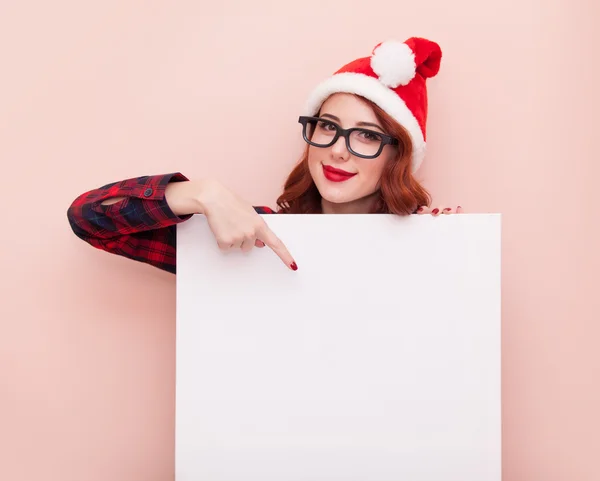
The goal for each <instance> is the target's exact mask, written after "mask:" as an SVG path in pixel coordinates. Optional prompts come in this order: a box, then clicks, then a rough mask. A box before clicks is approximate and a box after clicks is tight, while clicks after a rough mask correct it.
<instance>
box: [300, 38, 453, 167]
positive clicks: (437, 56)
mask: <svg viewBox="0 0 600 481" xmlns="http://www.w3.org/2000/svg"><path fill="white" fill-rule="evenodd" d="M441 59H442V51H441V49H440V46H439V45H438V44H437V43H435V42H432V41H430V40H427V39H424V38H418V37H412V38H409V39H408V40H406V41H404V42H400V41H397V40H389V41H386V42H381V43H379V44H377V45H376V46H375V48H374V49H373V51H372V54H371V56H369V57H364V58H359V59H357V60H354V61H352V62H350V63H348V64H346V65H344V66H343V67H342V68H340V69H339V70H338V71H337V72H335V73H334V74H333V75H332V76H331V77H329V78H328V79H325V80H324V81H323V82H321V83H320V84H319V85H318V86H317V87H316V88H315V89H314V90H313V91H312V93H311V94H310V95H309V98H308V102H307V106H306V115H316V114H317V112H318V111H319V109H320V108H321V105H322V104H323V102H324V101H325V100H326V99H327V98H328V97H329V96H330V95H332V94H334V93H338V92H345V93H353V94H357V95H360V96H362V97H365V98H367V99H369V100H370V101H372V102H373V103H375V104H376V105H378V106H379V107H381V108H382V109H383V110H384V111H385V112H387V113H388V114H389V115H390V116H391V117H392V118H394V119H395V120H396V121H397V122H398V123H399V124H400V125H402V126H403V127H404V128H405V129H406V130H407V131H408V133H409V135H410V138H411V140H412V146H413V155H412V165H411V167H412V171H413V172H414V171H416V170H417V169H418V168H419V166H420V165H421V162H422V161H423V158H424V156H425V146H426V123H427V87H426V85H425V81H426V79H428V78H430V77H434V76H435V75H436V74H437V73H438V71H439V68H440V62H441Z"/></svg>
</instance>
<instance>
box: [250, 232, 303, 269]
mask: <svg viewBox="0 0 600 481" xmlns="http://www.w3.org/2000/svg"><path fill="white" fill-rule="evenodd" d="M259 238H260V240H261V241H263V242H264V243H265V245H267V246H268V247H270V248H271V249H272V250H273V252H275V254H277V256H278V257H279V258H280V259H281V260H282V261H283V263H284V264H285V265H286V266H288V268H290V269H292V270H294V271H295V270H297V269H298V266H297V265H296V263H295V262H294V258H293V257H292V254H290V252H289V251H288V250H287V247H286V246H285V244H284V243H283V242H282V241H281V239H280V238H279V237H277V236H276V235H275V233H274V232H273V231H272V230H271V229H270V228H269V227H268V226H267V225H265V227H264V229H263V231H262V232H261V235H260V236H259Z"/></svg>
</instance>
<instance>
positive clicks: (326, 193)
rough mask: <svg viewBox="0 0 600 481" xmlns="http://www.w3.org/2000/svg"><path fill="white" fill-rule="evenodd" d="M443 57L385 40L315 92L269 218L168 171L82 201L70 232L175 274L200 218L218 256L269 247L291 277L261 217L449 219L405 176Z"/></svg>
mask: <svg viewBox="0 0 600 481" xmlns="http://www.w3.org/2000/svg"><path fill="white" fill-rule="evenodd" d="M441 56H442V54H441V50H440V47H439V46H438V45H437V44H436V43H435V42H431V41H429V40H426V39H423V38H410V39H408V40H406V41H405V42H398V41H388V42H383V43H380V44H378V45H377V46H376V47H375V48H374V49H373V52H372V55H371V56H369V57H365V58H360V59H358V60H355V61H353V62H350V63H348V64H347V65H345V66H344V67H342V68H341V69H340V70H338V71H337V72H335V73H334V75H333V76H331V77H330V78H328V79H326V80H325V81H323V82H322V83H321V84H320V85H318V86H317V87H316V88H315V89H314V90H313V92H312V93H311V95H310V97H309V101H308V105H307V110H306V112H305V115H303V116H301V117H300V118H299V122H300V124H301V125H302V135H303V138H304V140H305V141H306V143H307V145H306V149H305V151H304V154H303V155H302V158H301V160H300V162H299V163H298V165H297V166H296V167H295V168H294V170H293V171H292V172H291V174H290V175H289V177H288V179H287V181H286V183H285V185H284V190H283V193H282V194H281V196H280V197H279V198H278V199H277V207H278V209H277V210H276V211H274V210H272V209H270V208H269V207H264V206H263V207H253V206H251V205H248V204H247V203H246V202H245V201H243V200H242V199H240V198H239V197H238V196H236V195H235V193H233V192H231V191H230V190H228V189H227V188H226V187H225V186H223V185H222V184H221V183H219V182H218V181H216V180H214V179H200V180H189V179H188V178H187V177H185V176H184V175H183V174H181V173H173V174H167V175H157V176H147V177H138V178H133V179H127V180H123V181H120V182H115V183H112V184H109V185H106V186H104V187H101V188H98V189H95V190H92V191H90V192H86V193H84V194H82V195H80V196H79V197H77V199H75V200H74V201H73V203H72V205H71V206H70V207H69V209H68V219H69V223H70V225H71V228H72V229H73V232H74V233H75V234H76V235H77V236H78V237H79V238H81V239H83V240H84V241H86V242H88V243H89V244H91V245H92V246H94V247H96V248H99V249H103V250H105V251H108V252H111V253H113V254H117V255H121V256H124V257H127V258H130V259H134V260H137V261H141V262H145V263H148V264H150V265H153V266H155V267H158V268H160V269H164V270H166V271H169V272H172V273H175V265H176V252H175V251H176V240H175V239H176V238H175V235H176V224H178V223H180V222H184V221H186V220H187V219H189V218H190V217H191V216H192V215H193V214H204V215H205V216H206V218H207V220H208V224H209V226H210V229H211V230H212V232H213V234H214V236H215V239H216V241H217V243H218V245H219V247H220V249H221V250H223V251H227V250H230V249H241V250H242V251H249V250H250V249H252V248H253V247H255V246H256V247H264V246H265V245H267V246H269V247H270V248H271V249H273V251H274V252H275V253H276V254H277V255H278V256H279V257H280V258H281V260H282V261H283V262H284V263H285V264H286V265H287V266H288V267H289V268H290V269H293V270H296V269H297V268H298V267H297V265H296V263H295V262H294V259H293V257H292V255H291V254H290V253H289V251H288V250H287V248H286V247H285V245H284V244H283V243H282V242H281V240H280V239H279V238H278V237H277V236H276V235H275V234H274V233H273V231H271V229H269V227H268V226H267V224H266V222H265V221H264V220H263V218H262V217H261V216H260V215H259V214H271V213H284V214H294V213H324V214H342V213H354V214H356V213H390V214H396V215H408V214H412V213H425V212H431V213H432V214H433V215H437V214H439V213H450V212H451V209H443V210H442V211H440V209H433V210H431V211H429V209H428V206H429V204H430V197H429V194H428V193H427V192H426V191H425V189H424V188H423V187H422V186H421V185H419V183H418V182H417V181H416V180H415V178H414V177H413V173H414V172H415V171H416V170H417V169H418V167H419V166H420V164H421V162H422V160H423V157H424V154H425V124H426V119H427V90H426V85H425V82H426V79H427V78H430V77H433V76H435V75H436V74H437V72H438V70H439V67H440V61H441ZM459 209H460V208H459ZM457 210H458V209H457Z"/></svg>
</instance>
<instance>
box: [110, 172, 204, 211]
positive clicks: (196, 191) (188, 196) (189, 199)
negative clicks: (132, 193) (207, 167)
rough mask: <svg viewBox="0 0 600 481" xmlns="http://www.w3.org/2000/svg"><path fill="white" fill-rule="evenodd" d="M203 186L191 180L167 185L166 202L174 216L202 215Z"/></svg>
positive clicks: (121, 198) (113, 200)
mask: <svg viewBox="0 0 600 481" xmlns="http://www.w3.org/2000/svg"><path fill="white" fill-rule="evenodd" d="M203 185H204V182H203V181H191V180H186V181H182V182H173V183H170V184H169V185H167V187H166V188H165V201H166V202H167V205H168V206H169V208H170V209H171V211H172V212H173V214H175V215H177V216H185V215H190V214H200V213H201V211H202V205H201V203H200V198H201V191H202V187H203ZM125 199H126V197H125V196H119V197H111V198H109V199H105V200H104V201H102V203H101V204H102V205H113V204H116V203H118V202H121V201H122V200H125Z"/></svg>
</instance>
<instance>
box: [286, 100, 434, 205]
mask: <svg viewBox="0 0 600 481" xmlns="http://www.w3.org/2000/svg"><path fill="white" fill-rule="evenodd" d="M359 97H360V98H361V99H362V100H364V101H365V102H366V103H367V104H368V105H370V106H371V108H372V109H373V111H374V113H375V116H376V117H377V120H379V122H381V124H382V126H383V129H384V130H385V132H386V133H387V134H388V135H391V136H392V137H395V138H396V139H398V141H399V145H398V146H396V147H395V149H396V151H397V153H396V156H395V157H394V158H393V159H391V160H390V162H388V163H387V164H386V166H385V167H384V170H383V174H382V176H381V180H380V189H379V199H378V200H377V202H376V203H375V205H374V208H373V210H372V211H371V213H375V214H397V215H407V214H412V213H414V212H415V210H416V209H417V208H418V207H419V206H429V204H430V203H431V197H430V195H429V193H428V192H427V191H426V190H425V189H424V188H423V186H421V185H420V184H419V182H418V181H417V180H416V179H415V178H414V176H413V175H412V172H411V169H410V160H411V157H412V150H413V149H412V142H411V140H410V137H409V135H408V132H407V131H406V129H405V128H404V127H402V126H401V125H400V124H399V123H398V122H396V121H395V120H394V119H393V118H392V117H391V116H390V115H388V114H387V113H386V112H385V111H384V110H383V109H381V108H380V107H379V106H378V105H376V104H374V103H373V102H371V101H370V100H368V99H366V98H364V97H361V96H359ZM309 147H310V146H309V145H308V144H307V145H306V148H305V149H304V152H303V154H302V156H301V158H300V161H299V162H298V164H297V165H296V166H295V167H294V169H293V170H292V172H291V173H290V174H289V176H288V178H287V180H286V182H285V184H284V187H283V193H282V194H281V195H280V196H279V198H278V199H277V207H278V208H279V212H281V213H286V214H320V213H322V210H321V194H320V193H319V191H318V189H317V186H316V185H315V183H314V181H313V179H312V176H311V175H310V171H309V168H308V150H309Z"/></svg>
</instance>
